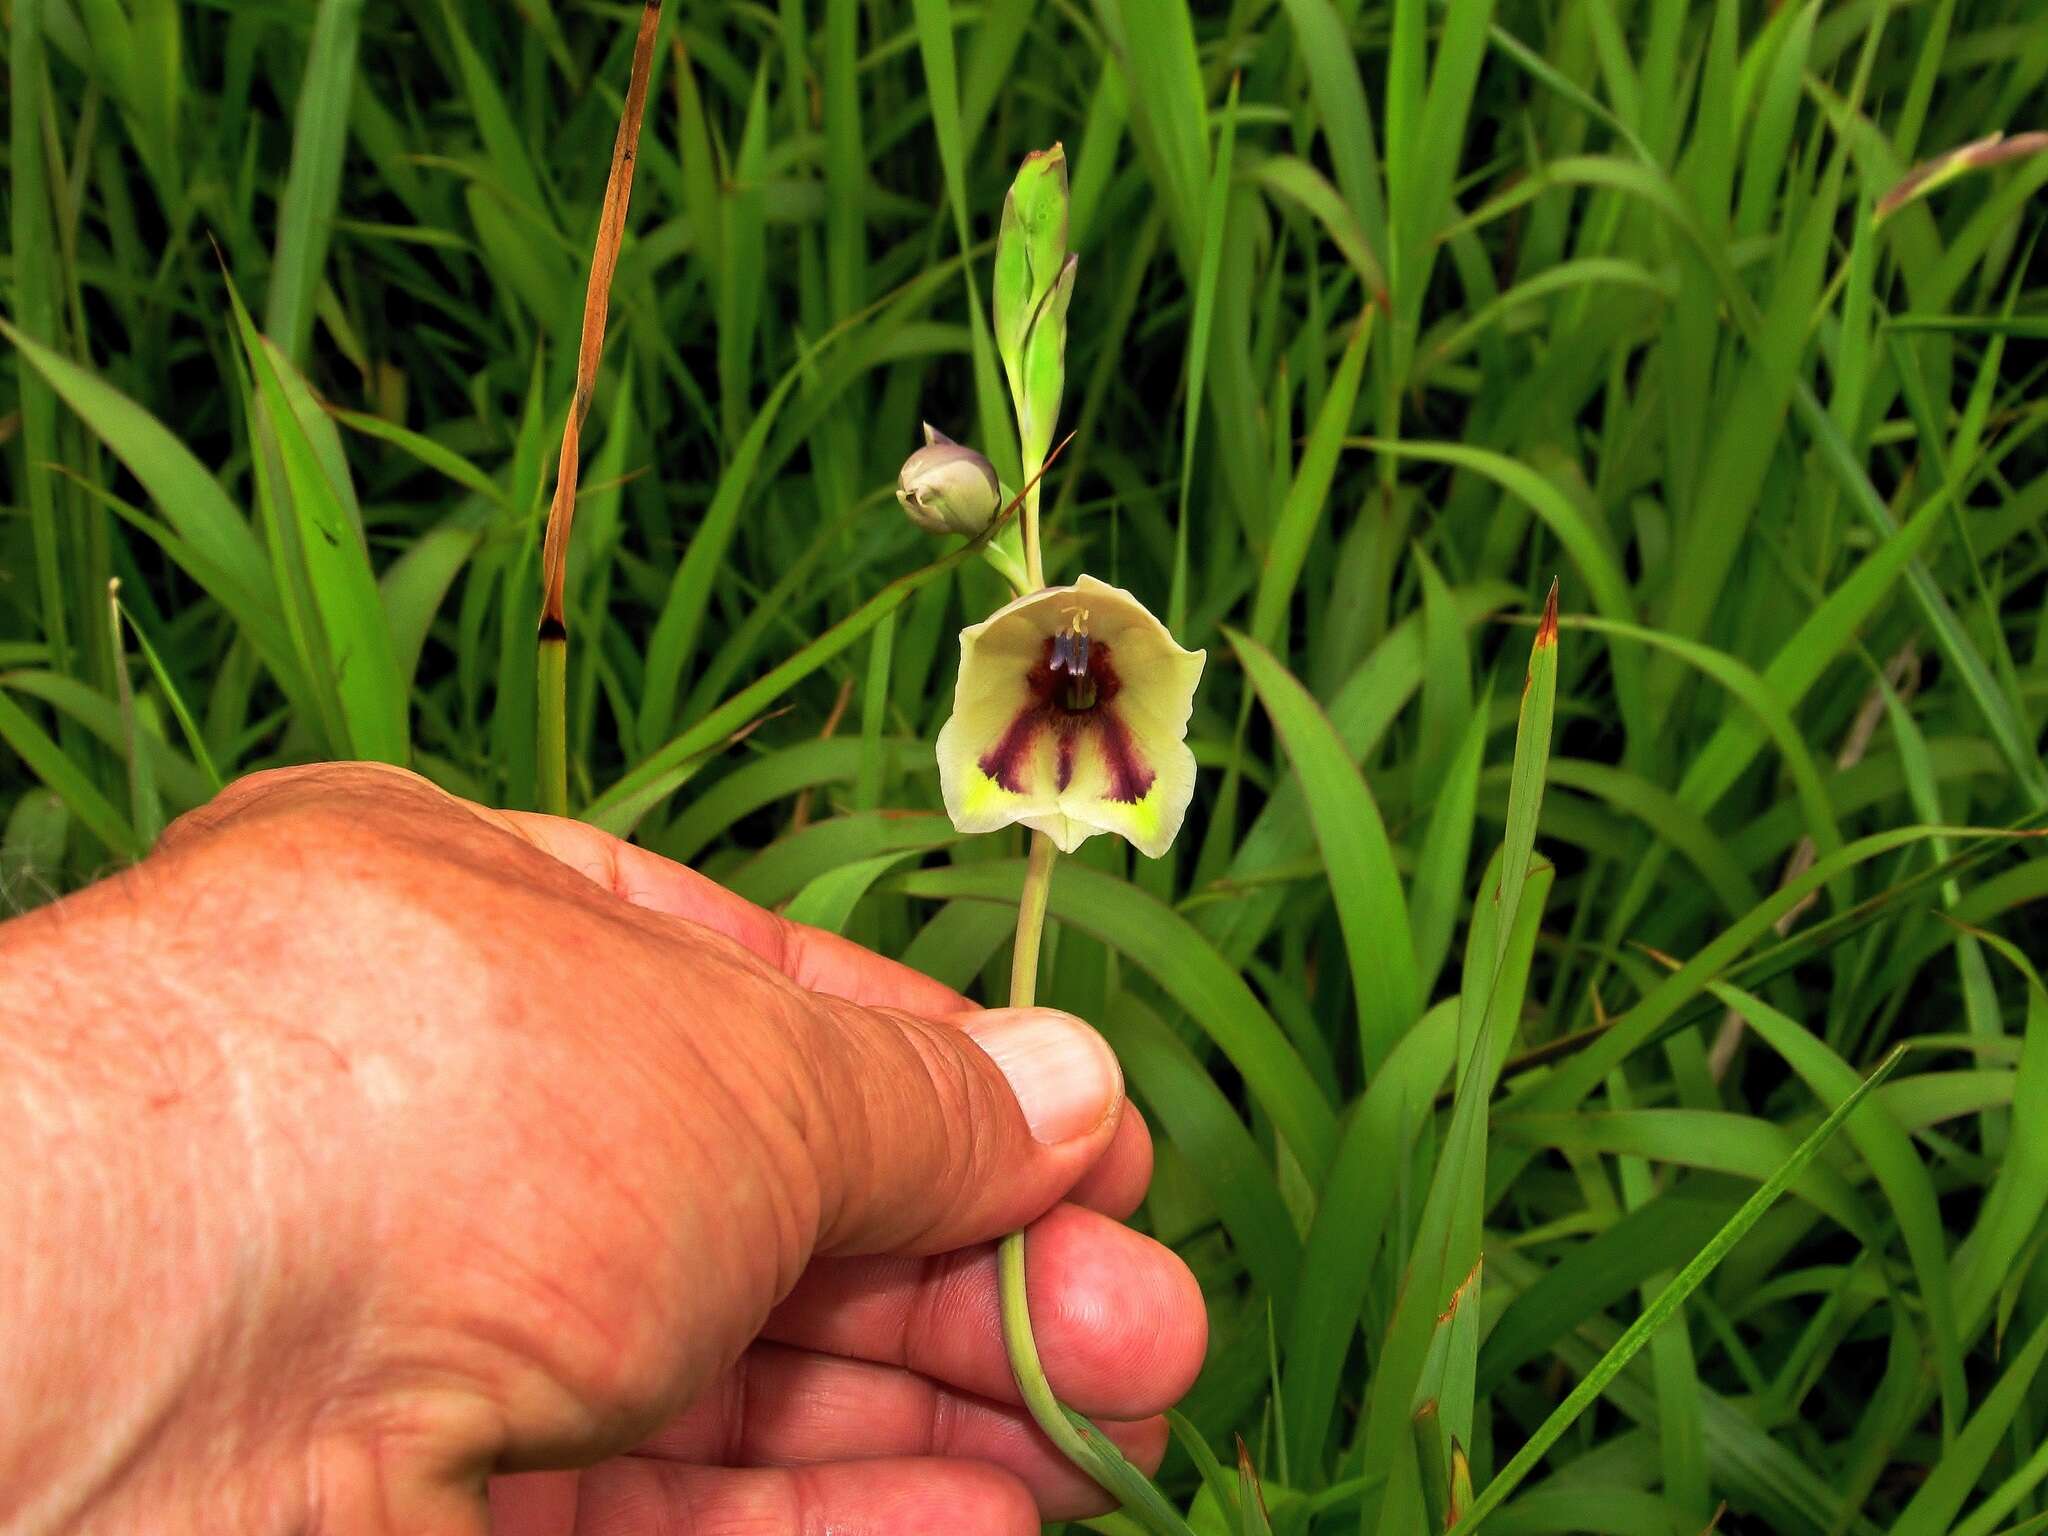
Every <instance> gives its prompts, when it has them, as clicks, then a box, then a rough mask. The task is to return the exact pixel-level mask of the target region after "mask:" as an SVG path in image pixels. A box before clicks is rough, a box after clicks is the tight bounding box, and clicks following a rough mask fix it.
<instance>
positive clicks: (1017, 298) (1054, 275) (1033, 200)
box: [993, 144, 1074, 474]
mask: <svg viewBox="0 0 2048 1536" xmlns="http://www.w3.org/2000/svg"><path fill="white" fill-rule="evenodd" d="M1068 214H1069V200H1068V193H1067V155H1066V151H1065V150H1064V149H1062V148H1061V147H1060V146H1059V145H1058V144H1055V145H1053V146H1052V148H1050V149H1047V150H1034V151H1033V152H1032V153H1030V154H1028V155H1026V156H1025V157H1024V164H1023V165H1022V166H1021V167H1020V168H1019V169H1018V171H1017V178H1016V180H1015V181H1014V182H1012V183H1011V185H1010V191H1009V195H1008V196H1007V197H1005V198H1004V199H1003V222H1002V227H1001V229H1000V230H998V232H997V234H996V265H995V281H994V284H993V297H994V300H995V304H994V308H995V339H996V351H997V352H998V353H999V354H1000V355H1001V357H1002V360H1003V372H1004V374H1005V376H1006V377H1007V378H1008V381H1009V385H1010V398H1011V400H1012V401H1013V402H1014V403H1015V405H1016V407H1017V424H1018V429H1019V434H1020V436H1021V438H1022V440H1023V441H1022V446H1023V450H1024V463H1025V472H1026V473H1027V474H1029V473H1031V472H1032V471H1033V470H1034V469H1035V468H1036V467H1037V465H1038V464H1039V463H1040V462H1042V461H1043V459H1044V457H1045V454H1046V451H1047V449H1048V448H1050V447H1051V444H1052V433H1053V424H1054V423H1055V422H1056V421H1057V420H1058V419H1059V413H1060V395H1061V392H1062V390H1063V388H1064V386H1065V382H1066V368H1065V360H1066V349H1067V327H1066V316H1067V300H1068V297H1069V295H1070V294H1071V293H1072V290H1073V270H1074V258H1073V257H1072V256H1070V255H1069V254H1068V253H1067V220H1068Z"/></svg>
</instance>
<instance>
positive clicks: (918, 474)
mask: <svg viewBox="0 0 2048 1536" xmlns="http://www.w3.org/2000/svg"><path fill="white" fill-rule="evenodd" d="M924 444H925V445H924V446H923V447H922V448H920V449H918V450H917V452H915V453H913V454H912V455H911V456H910V457H909V458H907V459H905V460H904V461H903V468H902V470H901V471H900V472H899V473H898V474H897V476H896V499H897V500H898V501H900V502H902V503H903V510H904V512H905V513H906V514H907V515H908V516H909V518H910V520H911V521H912V522H913V523H915V524H917V526H918V527H920V528H922V529H923V530H924V531H925V532H926V533H964V534H968V535H973V534H977V533H980V532H981V531H982V530H983V529H984V528H986V527H988V525H989V523H990V522H991V521H993V520H994V518H995V515H996V511H997V509H998V508H999V507H1001V505H1002V491H1001V489H1000V488H999V487H998V485H997V484H996V469H995V466H994V465H993V464H991V463H989V461H988V460H987V459H985V458H983V457H982V456H981V455H980V454H978V453H976V452H975V451H974V450H973V449H972V448H969V447H967V446H965V445H964V444H961V443H956V442H954V441H953V440H952V439H951V438H950V437H948V436H946V434H945V433H943V432H941V431H939V430H938V428H936V427H933V426H931V425H929V424H927V425H926V427H925V429H924Z"/></svg>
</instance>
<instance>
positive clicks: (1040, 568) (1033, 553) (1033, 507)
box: [1017, 433, 1073, 592]
mask: <svg viewBox="0 0 2048 1536" xmlns="http://www.w3.org/2000/svg"><path fill="white" fill-rule="evenodd" d="M1067 435H1068V436H1069V437H1071V436H1072V435H1073V434H1072V433H1069V434H1067ZM1065 446H1066V444H1065V443H1062V444H1060V447H1062V448H1064V447H1065ZM1057 451H1058V450H1055V452H1057ZM1051 462H1052V461H1051V460H1050V459H1048V460H1046V463H1048V464H1049V463H1051ZM1044 472H1045V466H1044V465H1043V464H1041V465H1040V466H1039V467H1038V469H1036V470H1034V471H1033V472H1032V473H1031V474H1029V475H1027V476H1026V477H1025V479H1026V480H1027V481H1028V484H1026V485H1025V487H1024V509H1023V512H1022V514H1021V515H1020V516H1019V518H1018V523H1017V527H1018V531H1019V532H1021V533H1022V534H1023V536H1024V576H1025V579H1026V580H1027V581H1029V582H1030V583H1031V588H1030V590H1032V591H1033V592H1036V591H1037V590H1038V589H1039V588H1040V587H1042V586H1044V585H1045V560H1044V558H1043V557H1042V556H1041V555H1040V554H1039V551H1038V477H1039V476H1040V475H1042V474H1043V473H1044Z"/></svg>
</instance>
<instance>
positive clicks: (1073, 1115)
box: [967, 1008, 1124, 1146]
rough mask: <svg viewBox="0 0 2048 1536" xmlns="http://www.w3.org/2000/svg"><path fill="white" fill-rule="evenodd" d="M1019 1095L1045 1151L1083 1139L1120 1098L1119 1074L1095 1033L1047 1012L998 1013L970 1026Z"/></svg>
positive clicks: (973, 1036) (1076, 1021) (1019, 1104)
mask: <svg viewBox="0 0 2048 1536" xmlns="http://www.w3.org/2000/svg"><path fill="white" fill-rule="evenodd" d="M967 1034H968V1036H969V1038H971V1039H972V1040H973V1041H974V1043H975V1044H976V1045H978V1046H980V1047H981V1048H982V1049H983V1050H984V1051H986V1052H988V1054H989V1056H990V1057H991V1058H992V1059H993V1060H994V1062H995V1064H996V1066H997V1067H998V1068H1000V1069H1001V1071H1002V1074H1003V1076H1004V1077H1005V1078H1007V1079H1008V1080H1009V1084H1010V1091H1011V1092H1012V1093H1014V1094H1016V1095H1017V1107H1018V1108H1019V1109H1021V1110H1023V1111H1024V1123H1025V1124H1026V1125H1028V1126H1029V1127H1030V1128H1031V1134H1032V1136H1033V1137H1034V1138H1035V1139H1037V1140H1039V1141H1041V1142H1044V1143H1045V1144H1046V1145H1047V1146H1055V1145H1057V1144H1058V1143H1060V1142H1063V1141H1071V1140H1073V1139H1074V1138H1075V1137H1076V1136H1085V1135H1086V1134H1087V1133H1088V1132H1090V1131H1092V1130H1094V1129H1095V1128H1096V1127H1097V1126H1098V1125H1100V1124H1102V1122H1103V1121H1104V1120H1105V1119H1106V1118H1107V1117H1108V1115H1109V1112H1110V1111H1111V1110H1112V1109H1114V1108H1115V1107H1116V1106H1117V1103H1118V1102H1119V1101H1120V1100H1121V1099H1122V1098H1123V1093H1124V1074H1123V1069H1122V1068H1120V1067H1118V1066H1117V1064H1116V1055H1115V1053H1114V1052H1112V1051H1111V1050H1110V1048H1109V1042H1108V1041H1107V1040H1104V1039H1103V1038H1102V1036H1100V1035H1098V1034H1097V1033H1096V1032H1095V1031H1094V1030H1092V1029H1090V1028H1089V1027H1088V1026H1087V1025H1086V1024H1083V1023H1082V1022H1081V1021H1080V1020H1079V1019H1077V1018H1075V1017H1074V1016H1073V1015H1072V1014H1066V1013H1055V1012H1053V1010H1051V1009H1050V1008H997V1009H992V1010H991V1011H989V1012H987V1013H984V1014H982V1015H981V1016H980V1017H979V1018H977V1019H975V1020H974V1021H973V1022H972V1023H971V1024H969V1025H968V1026H967Z"/></svg>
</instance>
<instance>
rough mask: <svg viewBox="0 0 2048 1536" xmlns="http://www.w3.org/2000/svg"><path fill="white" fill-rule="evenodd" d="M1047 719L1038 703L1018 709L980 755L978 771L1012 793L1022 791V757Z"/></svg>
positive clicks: (1027, 752)
mask: <svg viewBox="0 0 2048 1536" xmlns="http://www.w3.org/2000/svg"><path fill="white" fill-rule="evenodd" d="M1047 718H1048V715H1047V711H1046V709H1045V707H1044V706H1043V705H1041V704H1027V705H1025V706H1024V708H1022V709H1020V710H1018V711H1017V717H1016V718H1015V719H1014V720H1012V721H1011V722H1010V723H1009V725H1008V726H1006V727H1005V728H1004V730H1003V734H1002V735H1001V737H999V738H998V739H997V741H996V744H995V745H994V746H992V747H990V748H989V749H988V751H986V752H985V753H983V754H982V757H981V763H980V767H981V771H982V772H983V773H985V774H987V775H988V776H989V777H990V778H992V779H994V780H995V781H996V783H998V784H999V785H1001V786H1002V787H1003V788H1004V789H1007V790H1008V791H1009V792H1010V793H1011V794H1013V795H1021V794H1023V793H1024V780H1023V776H1022V773H1021V770H1022V768H1023V766H1024V759H1025V758H1026V757H1027V756H1028V755H1029V754H1030V752H1031V743H1032V742H1033V741H1034V740H1036V739H1037V736H1038V728H1039V727H1040V726H1042V725H1044V724H1045V723H1046V720H1047Z"/></svg>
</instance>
